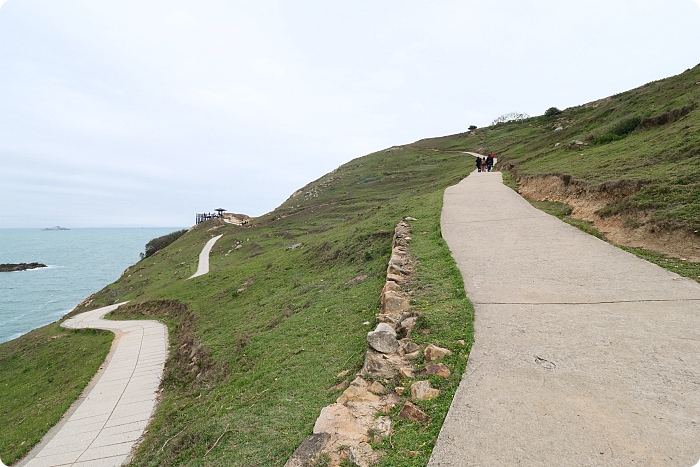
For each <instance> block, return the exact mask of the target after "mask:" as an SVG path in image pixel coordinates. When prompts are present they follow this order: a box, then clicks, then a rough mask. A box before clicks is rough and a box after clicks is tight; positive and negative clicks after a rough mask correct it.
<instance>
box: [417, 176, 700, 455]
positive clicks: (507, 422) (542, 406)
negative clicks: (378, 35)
mask: <svg viewBox="0 0 700 467" xmlns="http://www.w3.org/2000/svg"><path fill="white" fill-rule="evenodd" d="M442 233H443V236H444V237H445V239H446V241H447V243H448V245H449V247H450V249H451V250H452V254H453V256H454V258H455V260H456V262H457V265H458V267H459V268H460V270H461V271H462V275H463V277H464V284H465V287H466V291H467V295H468V297H469V298H470V299H471V300H472V302H473V303H474V307H475V312H476V316H475V322H474V325H475V343H474V346H473V348H472V351H471V355H470V358H469V364H468V366H467V370H466V371H465V373H464V377H463V379H462V382H461V385H460V387H459V389H458V391H457V394H456V396H455V399H454V401H453V403H452V407H451V408H450V412H449V414H448V416H447V420H446V422H445V424H444V426H443V428H442V431H441V433H440V437H439V439H438V442H437V445H436V447H435V449H434V452H433V456H432V458H431V460H430V464H429V465H430V466H433V467H437V466H441V467H447V466H450V467H455V466H488V467H494V466H515V465H518V466H557V467H566V466H572V467H573V466H576V467H580V466H620V467H629V466H635V465H638V466H679V467H690V466H693V465H695V464H696V463H697V462H698V459H699V458H700V284H698V283H696V282H694V281H692V280H689V279H686V278H682V277H680V276H677V275H675V274H673V273H671V272H668V271H666V270H664V269H662V268H660V267H658V266H655V265H653V264H650V263H648V262H645V261H642V260H640V259H638V258H636V257H635V256H633V255H631V254H629V253H626V252H624V251H622V250H621V249H619V248H616V247H614V246H611V245H609V244H607V243H605V242H603V241H601V240H598V239H597V238H595V237H592V236H590V235H587V234H585V233H583V232H581V231H579V230H578V229H576V228H574V227H571V226H569V225H568V224H565V223H563V222H561V221H559V220H558V219H556V218H554V217H552V216H549V215H547V214H545V213H543V212H541V211H539V210H537V209H535V208H533V207H532V206H531V205H530V204H529V203H528V202H527V201H525V200H524V199H522V198H521V197H520V196H519V195H518V194H517V193H515V192H514V191H512V190H511V189H509V188H507V187H506V186H504V185H503V184H502V181H501V174H500V173H472V174H471V175H470V176H469V177H467V178H466V179H464V180H463V181H462V182H460V183H459V184H458V185H456V186H453V187H450V188H448V189H447V190H446V191H445V197H444V207H443V211H442Z"/></svg>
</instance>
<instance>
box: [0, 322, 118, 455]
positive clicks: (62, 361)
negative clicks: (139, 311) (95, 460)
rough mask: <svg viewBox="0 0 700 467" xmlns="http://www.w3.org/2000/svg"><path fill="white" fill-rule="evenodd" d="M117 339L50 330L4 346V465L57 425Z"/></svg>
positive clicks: (0, 417) (0, 370)
mask: <svg viewBox="0 0 700 467" xmlns="http://www.w3.org/2000/svg"><path fill="white" fill-rule="evenodd" d="M113 337H114V335H113V334H112V333H110V332H100V331H94V330H84V331H69V330H66V329H61V328H59V326H58V324H55V323H54V324H49V325H48V326H44V327H42V328H39V329H35V330H34V331H32V332H30V333H27V334H25V335H24V336H22V337H20V338H18V339H14V340H12V341H10V342H5V343H3V344H2V345H0V459H2V461H3V462H5V463H8V464H11V463H13V462H14V461H16V460H17V459H19V458H20V457H22V456H23V455H24V454H25V453H26V452H27V451H28V450H29V449H30V448H31V447H32V446H33V445H34V444H36V443H37V442H39V441H40V440H41V437H42V436H43V435H44V433H46V431H47V430H48V429H49V428H51V427H52V426H53V425H55V424H56V422H57V421H58V419H59V418H61V416H62V415H63V414H64V413H65V411H66V410H67V409H68V407H69V406H70V404H72V403H73V401H74V400H75V399H76V398H77V397H78V395H79V394H80V392H81V391H82V390H83V388H85V386H86V385H87V383H88V382H89V381H90V379H91V378H92V377H93V375H94V374H95V373H96V372H97V369H98V368H99V366H100V365H101V364H102V362H103V361H104V359H105V357H106V356H107V352H108V351H109V347H110V344H111V342H112V338H113Z"/></svg>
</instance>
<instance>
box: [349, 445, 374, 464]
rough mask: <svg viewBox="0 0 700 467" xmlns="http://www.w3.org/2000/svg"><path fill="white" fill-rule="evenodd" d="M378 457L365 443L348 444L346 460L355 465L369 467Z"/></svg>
mask: <svg viewBox="0 0 700 467" xmlns="http://www.w3.org/2000/svg"><path fill="white" fill-rule="evenodd" d="M379 457H380V456H379V454H378V453H376V452H374V451H373V450H372V446H370V445H369V444H367V443H360V444H358V445H357V446H350V448H349V449H348V460H349V461H350V462H351V463H352V464H353V465H356V466H357V467H370V466H371V465H374V464H376V463H377V462H378V461H379Z"/></svg>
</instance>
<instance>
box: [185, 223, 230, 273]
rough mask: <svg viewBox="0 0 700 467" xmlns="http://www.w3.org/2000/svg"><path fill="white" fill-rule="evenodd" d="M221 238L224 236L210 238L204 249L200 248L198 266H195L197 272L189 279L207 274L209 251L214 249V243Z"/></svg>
mask: <svg viewBox="0 0 700 467" xmlns="http://www.w3.org/2000/svg"><path fill="white" fill-rule="evenodd" d="M223 236H224V235H223V234H221V235H219V236H216V237H214V238H211V239H209V241H208V242H207V243H206V244H205V245H204V248H202V252H201V253H200V254H199V264H197V271H196V272H195V273H194V274H192V275H191V276H190V279H194V278H195V277H199V276H203V275H204V274H207V273H208V272H209V253H211V249H212V248H214V244H215V243H216V241H217V240H218V239H220V238H221V237H223Z"/></svg>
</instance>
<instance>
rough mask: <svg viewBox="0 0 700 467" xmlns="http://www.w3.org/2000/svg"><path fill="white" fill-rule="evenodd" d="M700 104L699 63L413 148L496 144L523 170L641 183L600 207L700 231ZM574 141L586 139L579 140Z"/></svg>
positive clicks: (593, 181) (602, 183)
mask: <svg viewBox="0 0 700 467" xmlns="http://www.w3.org/2000/svg"><path fill="white" fill-rule="evenodd" d="M552 104H553V105H555V104H556V103H554V102H553V103H552ZM699 104H700V65H699V66H696V67H694V68H693V69H689V70H686V71H685V72H684V73H682V74H680V75H678V76H674V77H671V78H667V79H663V80H660V81H655V82H652V83H648V84H646V85H644V86H641V87H639V88H637V89H633V90H631V91H627V92H623V93H620V94H616V95H614V96H612V97H609V98H606V99H601V100H599V101H596V102H592V103H590V104H586V105H581V106H578V107H571V108H569V109H565V110H564V111H563V112H562V113H561V114H558V115H553V116H549V117H546V116H540V117H534V118H529V119H526V120H524V121H522V122H510V123H502V124H498V125H495V126H490V127H488V128H482V129H478V130H476V131H474V132H471V133H463V134H459V135H453V136H447V137H442V138H434V139H427V140H422V141H419V142H418V143H416V144H415V145H414V147H421V148H436V149H441V150H476V151H484V152H486V151H494V152H495V153H496V154H497V155H498V157H499V160H500V163H501V165H502V166H506V167H513V169H515V170H516V171H517V175H519V176H536V175H543V174H552V173H554V174H568V175H571V176H572V177H573V179H574V180H579V181H582V182H585V183H587V184H589V185H591V186H598V187H600V188H602V189H605V188H606V187H608V188H612V187H614V184H611V182H619V181H620V180H631V181H635V182H639V186H640V188H639V190H634V191H633V192H631V193H627V194H625V195H624V196H620V197H618V198H617V199H616V200H614V201H613V202H611V203H610V204H609V205H608V206H607V207H606V208H604V209H603V210H601V212H599V214H600V215H602V216H612V215H616V214H630V215H638V216H640V217H641V216H646V215H651V219H650V220H649V222H652V223H653V224H655V225H656V226H657V227H659V228H661V229H682V230H684V231H686V232H689V233H692V234H695V235H698V232H700V105H699ZM644 119H646V120H644ZM558 127H561V128H562V129H561V130H558V131H555V129H556V128H558ZM574 140H577V141H580V142H582V143H585V144H584V145H583V146H579V145H574V146H573V147H572V146H571V145H570V143H571V142H572V141H574ZM557 143H559V144H558V145H557ZM509 164H512V166H510V165H509ZM606 182H607V183H608V184H607V185H606ZM634 186H637V185H636V184H635V185H634Z"/></svg>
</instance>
